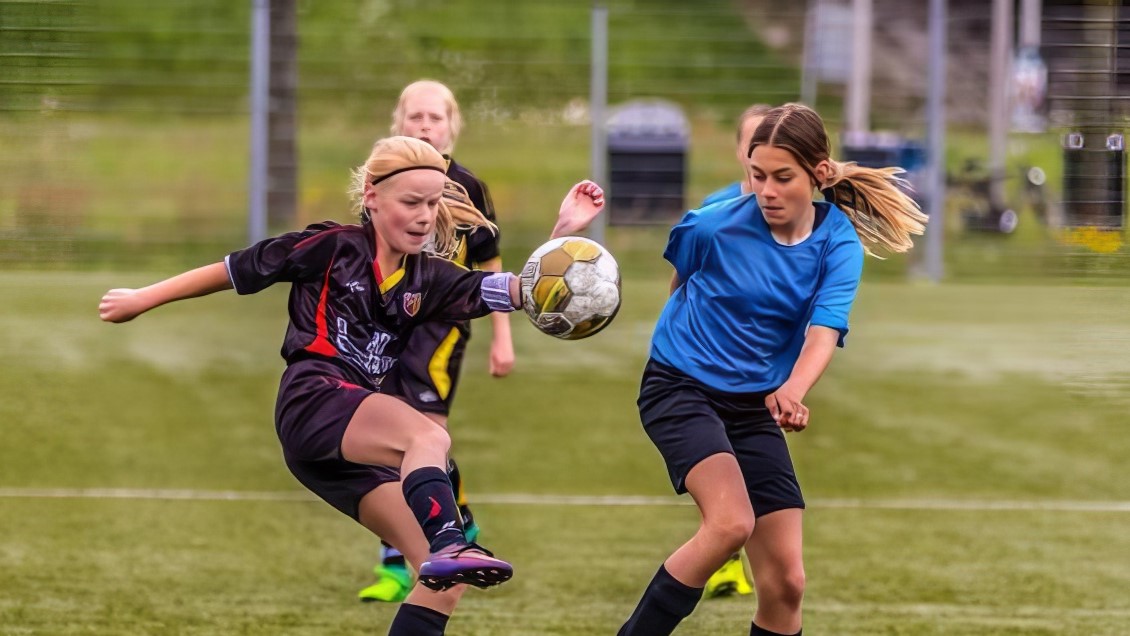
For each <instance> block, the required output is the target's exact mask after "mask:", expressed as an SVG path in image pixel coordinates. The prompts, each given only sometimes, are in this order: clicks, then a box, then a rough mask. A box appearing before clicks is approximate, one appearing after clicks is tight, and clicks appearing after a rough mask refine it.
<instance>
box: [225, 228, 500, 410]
mask: <svg viewBox="0 0 1130 636" xmlns="http://www.w3.org/2000/svg"><path fill="white" fill-rule="evenodd" d="M376 255H377V254H376V245H375V237H374V235H373V228H372V226H371V225H369V224H364V225H338V224H337V223H333V222H330V221H326V222H323V223H317V224H314V225H311V226H309V227H307V228H306V229H305V230H303V231H301V232H291V233H288V234H283V235H281V236H278V237H275V238H270V239H267V240H265V241H261V242H259V243H256V244H255V245H252V246H250V247H248V248H246V249H243V250H239V251H237V252H233V253H231V254H230V255H228V257H227V258H226V259H225V262H226V264H227V268H228V274H229V275H230V276H231V280H232V285H233V286H234V287H235V290H236V292H238V293H240V294H253V293H255V292H258V291H260V290H263V289H265V288H267V287H269V286H270V285H272V284H274V283H278V282H289V283H292V287H291V292H290V305H289V313H290V324H289V325H288V327H287V332H286V339H285V341H284V342H283V347H282V356H283V358H284V359H286V360H287V362H288V363H289V362H294V361H296V360H300V359H304V358H308V357H310V356H317V357H321V358H326V359H331V360H336V361H339V362H343V363H345V365H347V366H348V368H349V369H351V370H353V371H355V372H356V375H357V376H358V379H361V380H363V381H364V385H367V386H368V387H369V388H370V389H371V390H379V388H380V385H381V382H382V380H383V379H384V376H385V375H386V374H387V373H388V372H389V371H391V370H392V369H393V367H394V366H395V365H396V363H397V361H398V359H399V358H400V355H401V354H402V353H403V351H404V347H405V345H406V343H407V342H408V336H409V334H410V333H411V332H412V330H413V329H414V328H415V327H416V326H417V325H420V324H422V323H424V322H427V321H432V320H441V321H442V320H447V321H450V320H467V319H471V318H477V317H480V316H484V315H486V314H488V313H490V312H491V311H510V310H511V309H512V307H511V306H510V292H509V277H510V275H509V274H490V273H488V272H476V271H470V270H467V269H466V268H463V267H460V266H459V265H457V264H455V263H452V262H451V261H449V260H446V259H443V258H439V257H436V256H432V255H429V254H426V253H424V254H418V255H408V256H407V257H406V258H405V260H404V262H403V264H402V266H401V268H400V269H398V270H396V271H395V272H390V273H388V274H387V275H386V274H383V273H382V272H381V271H380V267H379V266H378V265H377V260H376Z"/></svg>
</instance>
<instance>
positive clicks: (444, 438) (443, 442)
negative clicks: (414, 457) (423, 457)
mask: <svg viewBox="0 0 1130 636" xmlns="http://www.w3.org/2000/svg"><path fill="white" fill-rule="evenodd" d="M408 449H409V450H425V451H428V452H430V453H438V454H442V455H446V454H447V452H448V451H449V450H451V436H450V435H448V433H447V429H445V428H443V427H442V426H439V425H438V424H437V425H433V426H426V427H421V430H419V431H417V432H416V433H415V434H414V435H412V439H411V440H410V441H409V442H408Z"/></svg>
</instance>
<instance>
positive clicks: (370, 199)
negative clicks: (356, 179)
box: [361, 181, 377, 212]
mask: <svg viewBox="0 0 1130 636" xmlns="http://www.w3.org/2000/svg"><path fill="white" fill-rule="evenodd" d="M361 205H362V206H364V207H366V208H368V209H369V210H371V211H373V212H376V210H377V186H375V185H373V184H371V183H369V182H367V181H366V182H365V191H364V193H363V194H362V195H361Z"/></svg>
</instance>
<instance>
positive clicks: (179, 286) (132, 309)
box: [98, 262, 232, 322]
mask: <svg viewBox="0 0 1130 636" xmlns="http://www.w3.org/2000/svg"><path fill="white" fill-rule="evenodd" d="M231 288H232V284H231V279H230V278H228V269H227V266H226V265H224V264H223V263H222V262H221V263H213V264H211V265H205V266H204V267H198V268H196V269H194V270H191V271H188V272H185V273H183V274H177V275H176V276H173V277H172V278H166V279H165V280H163V281H161V282H159V283H154V284H152V285H150V286H148V287H142V288H141V289H111V290H110V291H108V292H106V295H105V296H103V297H102V302H100V303H98V317H99V318H101V319H102V320H105V321H106V322H128V321H130V320H133V319H134V318H136V317H138V316H140V315H141V314H143V313H145V312H147V311H149V310H150V309H153V308H155V307H160V306H161V305H164V304H165V303H170V302H173V301H174V300H184V299H186V298H196V297H197V296H206V295H208V294H211V293H215V292H218V291H223V290H225V289H231Z"/></svg>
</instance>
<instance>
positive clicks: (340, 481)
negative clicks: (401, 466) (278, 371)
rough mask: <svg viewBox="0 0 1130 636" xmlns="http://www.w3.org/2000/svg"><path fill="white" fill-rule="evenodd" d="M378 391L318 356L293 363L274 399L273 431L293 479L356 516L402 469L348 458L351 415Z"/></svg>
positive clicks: (351, 515)
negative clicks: (344, 447) (344, 452)
mask: <svg viewBox="0 0 1130 636" xmlns="http://www.w3.org/2000/svg"><path fill="white" fill-rule="evenodd" d="M373 393H374V391H372V390H371V389H369V388H366V387H363V386H361V385H360V384H359V383H357V380H356V378H351V377H350V374H349V373H348V372H346V371H345V370H344V369H342V368H341V367H339V366H337V365H335V364H333V363H331V362H328V361H325V360H318V359H307V360H301V361H298V362H293V363H291V364H290V365H289V366H287V368H286V371H285V372H283V376H282V380H281V382H280V384H279V396H278V400H277V402H276V403H275V430H276V431H277V432H278V435H279V442H281V443H282V448H283V458H284V459H285V460H286V465H287V468H289V469H290V472H291V473H292V474H294V476H295V478H297V479H298V481H299V482H301V483H302V485H303V486H306V487H307V488H309V489H310V491H311V492H313V493H314V494H315V495H318V496H319V497H321V498H322V499H323V500H325V502H326V503H328V504H330V505H331V506H333V507H334V508H337V509H338V510H340V511H341V512H343V513H345V514H347V515H349V516H350V517H352V518H353V519H357V518H358V506H359V504H360V502H361V498H362V497H364V496H365V495H367V494H368V493H369V492H371V491H372V490H373V489H374V488H376V487H377V486H380V485H381V484H385V483H389V482H395V481H400V471H399V470H397V469H396V468H392V467H386V466H368V465H365V464H355V463H353V462H350V461H346V460H345V459H344V458H343V457H342V456H341V440H342V437H343V436H344V435H345V427H346V426H348V425H349V420H350V419H352V418H353V413H354V412H356V411H357V407H358V406H360V405H361V402H362V401H364V400H365V398H367V397H369V396H370V395H372V394H373Z"/></svg>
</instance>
